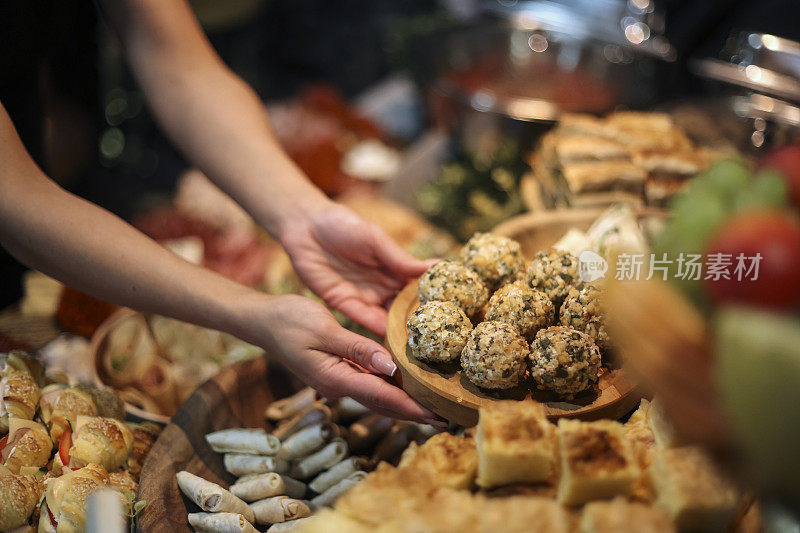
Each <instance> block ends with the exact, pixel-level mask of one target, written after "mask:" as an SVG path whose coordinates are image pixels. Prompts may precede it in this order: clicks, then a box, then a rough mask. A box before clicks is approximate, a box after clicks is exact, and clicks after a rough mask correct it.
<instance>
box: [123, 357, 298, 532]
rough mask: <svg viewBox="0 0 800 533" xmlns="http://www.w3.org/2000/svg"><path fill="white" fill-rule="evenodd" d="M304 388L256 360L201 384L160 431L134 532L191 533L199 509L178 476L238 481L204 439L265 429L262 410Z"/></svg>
mask: <svg viewBox="0 0 800 533" xmlns="http://www.w3.org/2000/svg"><path fill="white" fill-rule="evenodd" d="M300 387H301V384H300V382H299V381H297V380H296V378H294V377H292V376H291V374H289V372H288V371H287V370H286V369H285V368H284V367H283V366H281V365H279V364H277V363H274V362H270V361H268V360H267V359H266V358H265V357H258V358H256V359H252V360H250V361H244V362H242V363H238V364H235V365H233V366H230V367H227V368H225V369H224V370H222V372H220V373H219V375H217V376H216V377H214V378H212V379H210V380H209V381H207V382H205V383H204V384H203V385H201V386H200V387H199V388H198V389H197V390H196V391H195V392H194V393H193V394H192V395H191V396H190V397H189V399H188V400H186V402H185V403H184V404H183V405H182V406H181V407H180V409H178V412H177V413H175V415H174V416H173V417H172V420H171V421H170V423H169V424H168V425H167V427H166V428H164V431H163V432H161V435H160V436H159V438H158V440H157V441H156V443H155V444H154V445H153V448H152V450H151V451H150V455H148V456H147V460H146V461H145V463H144V467H143V469H142V475H141V481H140V485H139V499H142V500H145V501H147V505H146V506H145V508H144V510H143V511H142V513H141V514H140V515H139V518H138V519H137V524H136V529H137V531H140V532H145V531H146V532H147V533H175V532H181V533H182V532H186V533H190V532H191V531H192V529H191V528H190V527H189V523H188V522H187V521H186V515H187V514H188V513H190V512H196V511H197V510H198V509H197V506H195V505H194V504H193V503H191V502H190V501H189V500H188V499H186V498H185V497H184V496H183V494H181V492H180V489H178V484H177V482H176V481H175V474H177V473H178V472H180V471H181V470H188V471H189V472H192V473H193V474H196V475H198V476H201V477H203V478H205V479H208V480H209V481H213V482H214V483H220V484H224V486H228V484H230V483H233V482H234V481H235V478H234V476H232V475H230V474H228V473H227V472H226V471H225V468H224V467H223V465H222V454H218V453H216V452H214V451H213V450H211V448H210V447H209V446H208V444H207V443H206V441H205V435H206V434H207V433H211V432H212V431H218V430H221V429H227V428H232V427H264V428H266V429H267V430H268V431H269V430H272V429H273V428H271V427H270V426H269V425H267V424H266V423H265V420H264V410H265V409H266V408H267V406H268V405H269V404H270V403H271V402H273V401H274V400H276V399H279V398H283V397H285V396H289V395H290V394H292V393H294V392H296V391H297V390H299V389H300Z"/></svg>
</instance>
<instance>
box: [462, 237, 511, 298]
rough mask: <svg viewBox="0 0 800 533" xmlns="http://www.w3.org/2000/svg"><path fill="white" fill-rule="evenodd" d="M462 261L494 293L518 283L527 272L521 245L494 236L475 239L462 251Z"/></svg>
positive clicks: (505, 238)
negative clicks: (503, 287) (512, 283)
mask: <svg viewBox="0 0 800 533" xmlns="http://www.w3.org/2000/svg"><path fill="white" fill-rule="evenodd" d="M460 259H461V262H462V263H464V265H466V266H467V267H469V268H471V269H472V270H474V271H475V272H476V273H477V274H478V275H479V276H480V277H481V279H482V280H483V282H484V283H485V284H486V286H487V287H489V289H491V290H496V289H498V288H499V287H502V286H503V285H505V284H506V283H509V282H512V281H516V280H517V279H519V277H520V276H522V275H523V274H524V271H525V259H524V258H523V257H522V248H521V247H520V245H519V243H518V242H517V241H515V240H513V239H509V238H508V237H501V236H500V235H493V234H491V233H476V234H475V235H473V236H472V238H471V239H470V240H469V241H468V242H467V244H465V245H464V247H463V248H462V249H461V254H460Z"/></svg>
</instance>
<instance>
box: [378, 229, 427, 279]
mask: <svg viewBox="0 0 800 533" xmlns="http://www.w3.org/2000/svg"><path fill="white" fill-rule="evenodd" d="M373 235H374V237H373V250H374V252H375V256H376V257H377V258H378V260H379V261H380V262H381V263H383V264H384V265H385V266H386V267H387V268H388V269H389V270H391V271H392V272H394V273H395V274H399V275H401V276H402V277H404V278H414V277H417V276H419V275H421V274H422V273H423V272H425V271H426V270H427V269H428V267H429V266H430V265H429V264H428V262H426V261H420V260H419V259H417V258H416V257H414V256H413V255H411V254H409V253H408V252H406V251H405V250H403V248H401V247H400V245H399V244H397V243H396V242H394V241H393V240H392V238H391V237H389V235H387V234H386V232H384V231H383V230H382V229H380V228H379V227H377V226H373Z"/></svg>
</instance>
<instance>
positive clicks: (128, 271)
mask: <svg viewBox="0 0 800 533" xmlns="http://www.w3.org/2000/svg"><path fill="white" fill-rule="evenodd" d="M0 244H1V245H2V246H3V247H5V248H6V249H7V250H8V251H9V252H10V253H11V254H12V255H14V256H15V257H16V258H17V259H19V260H20V261H22V262H23V263H25V264H27V265H28V266H30V267H32V268H35V269H37V270H40V271H41V272H44V273H45V274H48V275H50V276H52V277H54V278H56V279H58V280H60V281H62V282H63V283H66V284H67V285H70V286H72V287H75V288H76V289H79V290H81V291H84V292H86V293H88V294H91V295H93V296H96V297H98V298H101V299H103V300H106V301H109V302H112V303H116V304H119V305H124V306H129V307H132V308H135V309H138V310H140V311H144V312H152V313H158V314H162V315H166V316H171V317H174V318H177V319H180V320H185V321H187V322H192V323H195V324H199V325H202V326H206V327H210V328H214V329H219V330H222V331H226V332H228V333H231V334H232V335H235V336H237V337H239V338H241V339H243V340H246V341H248V342H251V343H253V344H256V345H259V346H261V347H263V348H265V349H266V350H267V351H268V352H269V353H271V354H273V355H275V356H277V357H279V358H280V360H281V361H282V362H284V363H285V364H286V365H287V366H288V367H289V368H290V369H291V370H292V371H293V372H295V373H296V374H297V375H298V376H299V377H300V378H302V379H303V380H304V381H306V382H307V383H308V384H310V385H312V386H314V387H315V388H317V389H318V390H319V391H320V392H321V393H322V394H325V395H328V396H333V397H337V396H342V395H348V396H352V397H354V398H355V399H357V400H359V401H361V402H362V403H364V404H365V405H367V406H369V407H371V408H373V409H376V410H377V411H379V412H384V413H386V414H389V415H391V416H395V417H401V418H411V419H416V420H428V419H431V418H432V417H433V415H432V413H430V412H429V411H427V410H426V409H424V408H422V407H421V406H419V405H418V404H416V403H415V402H414V401H413V400H412V399H411V398H410V397H409V396H408V395H406V394H405V393H404V392H403V391H402V390H400V389H398V388H396V387H394V386H392V385H390V384H389V383H387V382H386V381H384V380H383V379H381V378H380V377H378V376H375V375H373V374H369V373H364V372H359V371H356V370H355V369H354V368H353V367H352V366H350V364H349V363H347V362H346V361H343V360H342V357H344V358H347V359H350V360H352V361H354V362H356V363H357V364H359V365H360V366H362V367H363V368H366V369H368V370H371V371H374V372H378V373H383V374H391V373H392V370H391V368H392V365H391V359H390V356H389V354H388V353H387V352H386V350H385V349H384V348H383V347H381V346H380V344H378V343H376V342H373V341H371V340H369V339H366V338H364V337H360V336H358V335H356V334H354V333H352V332H350V331H347V330H345V329H344V328H342V327H341V326H339V324H337V323H336V320H335V319H334V318H333V316H332V315H331V314H330V313H329V312H328V311H327V310H326V309H325V308H324V307H323V306H322V305H319V304H316V303H315V302H313V301H311V300H309V299H307V298H301V297H297V296H288V297H275V296H268V295H265V294H262V293H259V292H258V291H255V290H253V289H249V288H247V287H244V286H242V285H239V284H238V283H235V282H233V281H230V280H228V279H226V278H224V277H222V276H220V275H218V274H216V273H214V272H211V271H209V270H206V269H204V268H201V267H198V266H195V265H192V264H191V263H188V262H186V261H184V260H183V259H181V258H179V257H178V256H176V255H174V254H173V253H172V252H169V251H168V250H166V249H165V248H163V247H161V246H159V245H158V244H157V243H155V242H154V241H152V240H151V239H149V238H148V237H146V236H145V235H143V234H142V233H140V232H139V231H137V230H136V229H134V228H133V227H131V226H129V225H128V224H126V223H125V222H123V221H122V220H120V219H119V218H117V217H115V216H114V215H112V214H110V213H108V212H107V211H105V210H103V209H101V208H99V207H97V206H96V205H94V204H91V203H89V202H86V201H85V200H82V199H80V198H78V197H76V196H73V195H72V194H69V193H68V192H66V191H64V190H63V189H61V188H60V187H59V186H58V185H56V184H55V183H54V182H53V181H51V180H50V179H49V178H48V177H47V176H46V175H45V174H44V173H43V172H42V171H41V170H40V169H39V168H38V167H37V166H36V164H35V163H34V162H33V161H32V160H31V159H30V157H29V156H28V154H27V152H26V151H25V149H24V147H23V146H22V142H21V141H20V139H19V137H18V136H17V133H16V131H15V130H14V127H13V125H12V123H11V120H10V119H9V117H8V115H7V114H6V112H5V109H4V108H3V106H2V104H0Z"/></svg>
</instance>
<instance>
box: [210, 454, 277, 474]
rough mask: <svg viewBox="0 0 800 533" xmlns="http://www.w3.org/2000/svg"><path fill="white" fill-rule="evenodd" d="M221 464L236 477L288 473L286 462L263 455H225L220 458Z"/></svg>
mask: <svg viewBox="0 0 800 533" xmlns="http://www.w3.org/2000/svg"><path fill="white" fill-rule="evenodd" d="M222 463H223V464H224V465H225V470H227V471H228V472H230V473H231V474H233V475H234V476H236V477H241V476H247V475H249V474H266V473H268V472H275V473H276V474H288V473H289V462H288V461H284V460H283V459H278V458H276V457H265V456H263V455H248V454H241V453H226V454H225V456H224V457H223V458H222Z"/></svg>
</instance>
